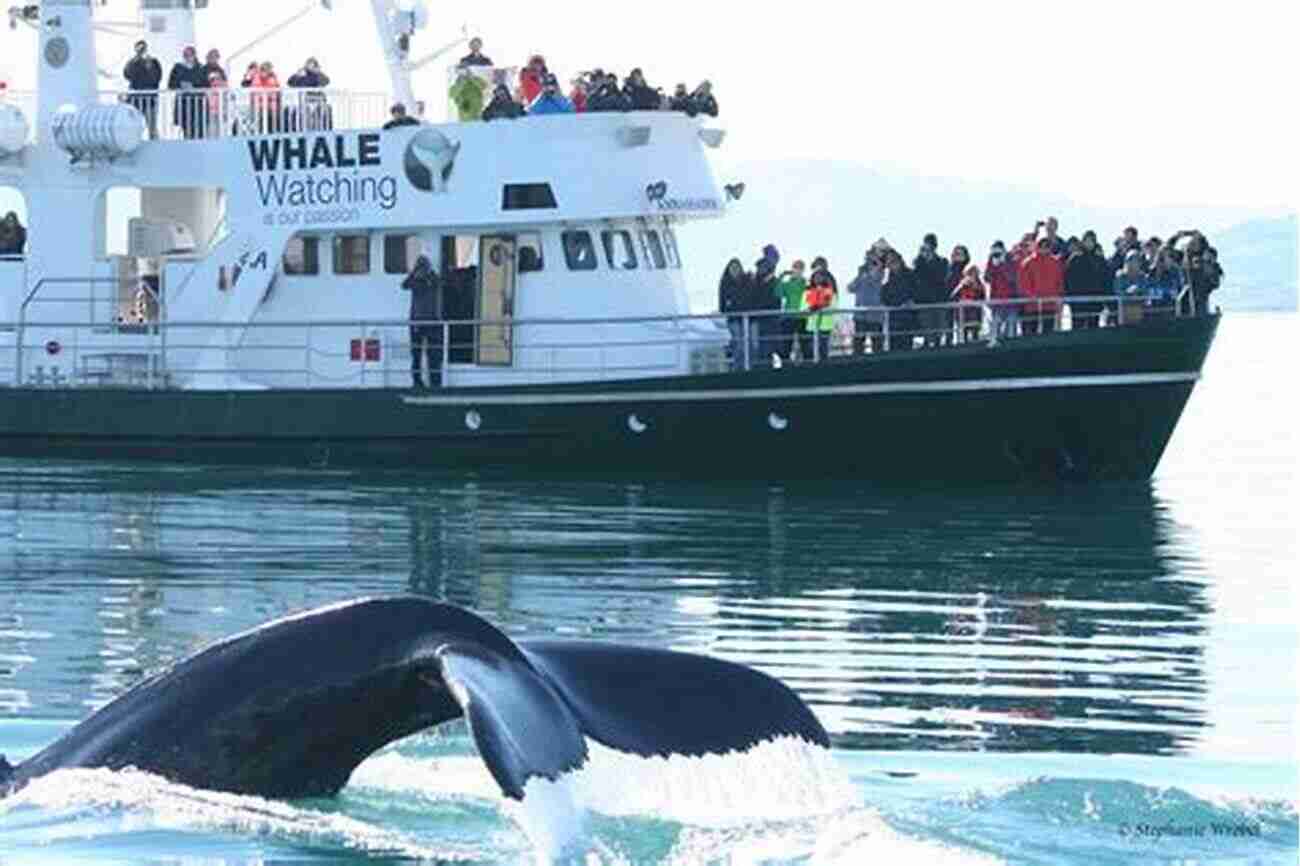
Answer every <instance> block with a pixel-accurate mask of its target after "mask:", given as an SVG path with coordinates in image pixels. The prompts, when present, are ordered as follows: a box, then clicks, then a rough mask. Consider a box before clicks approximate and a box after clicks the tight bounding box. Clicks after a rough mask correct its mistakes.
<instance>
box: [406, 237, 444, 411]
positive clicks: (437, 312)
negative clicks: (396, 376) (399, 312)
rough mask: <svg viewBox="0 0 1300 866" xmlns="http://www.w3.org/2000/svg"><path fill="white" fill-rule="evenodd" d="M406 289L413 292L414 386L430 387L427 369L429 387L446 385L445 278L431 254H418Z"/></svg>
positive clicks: (412, 367)
mask: <svg viewBox="0 0 1300 866" xmlns="http://www.w3.org/2000/svg"><path fill="white" fill-rule="evenodd" d="M402 288H403V289H405V290H406V291H408V292H410V293H411V310H410V322H411V385H412V386H413V387H414V388H415V389H416V390H419V389H421V388H424V387H426V385H425V380H424V377H423V375H422V373H423V368H424V367H426V366H427V368H428V371H429V379H428V385H427V387H429V388H438V387H440V386H441V385H442V343H443V339H442V331H443V327H442V325H441V324H439V320H440V319H442V317H443V316H442V313H443V297H442V295H443V291H442V279H441V278H440V277H439V276H438V272H437V271H436V270H435V269H434V267H433V263H432V262H431V261H429V257H428V256H426V255H423V254H421V255H420V256H418V257H416V259H415V265H414V267H412V268H411V272H410V273H409V274H407V275H406V279H404V280H402Z"/></svg>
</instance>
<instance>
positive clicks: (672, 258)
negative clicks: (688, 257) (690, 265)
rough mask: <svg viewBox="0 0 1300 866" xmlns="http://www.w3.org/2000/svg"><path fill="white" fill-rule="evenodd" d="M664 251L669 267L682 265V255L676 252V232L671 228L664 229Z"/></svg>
mask: <svg viewBox="0 0 1300 866" xmlns="http://www.w3.org/2000/svg"><path fill="white" fill-rule="evenodd" d="M663 237H664V252H665V253H667V254H668V264H669V266H670V267H674V268H680V267H681V266H682V257H681V255H680V254H679V253H678V252H677V233H676V232H674V231H673V230H672V229H664V234H663Z"/></svg>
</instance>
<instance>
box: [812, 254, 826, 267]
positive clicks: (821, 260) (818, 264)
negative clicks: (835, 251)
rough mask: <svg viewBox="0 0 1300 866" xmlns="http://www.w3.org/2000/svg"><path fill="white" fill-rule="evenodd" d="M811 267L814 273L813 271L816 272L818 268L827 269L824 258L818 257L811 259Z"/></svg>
mask: <svg viewBox="0 0 1300 866" xmlns="http://www.w3.org/2000/svg"><path fill="white" fill-rule="evenodd" d="M812 266H813V270H814V271H815V270H818V269H819V268H825V267H827V263H826V257H825V256H818V257H817V258H815V259H813V263H812Z"/></svg>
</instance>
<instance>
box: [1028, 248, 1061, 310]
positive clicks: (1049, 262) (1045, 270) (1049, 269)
mask: <svg viewBox="0 0 1300 866" xmlns="http://www.w3.org/2000/svg"><path fill="white" fill-rule="evenodd" d="M1064 293H1065V266H1064V265H1062V264H1061V260H1060V259H1058V258H1057V257H1056V256H1054V255H1051V254H1050V253H1049V254H1047V255H1043V254H1042V253H1034V254H1033V255H1032V256H1030V257H1029V258H1027V259H1025V262H1024V264H1022V265H1021V266H1020V294H1021V295H1022V296H1023V297H1026V298H1059V297H1061V295H1063V294H1064ZM1023 309H1024V312H1025V313H1026V314H1033V313H1036V312H1038V311H1039V310H1040V309H1041V310H1042V311H1043V312H1044V313H1055V312H1056V311H1058V310H1059V309H1061V305H1060V303H1059V302H1055V301H1049V302H1045V303H1043V304H1042V305H1041V306H1040V305H1039V304H1025V306H1024V308H1023Z"/></svg>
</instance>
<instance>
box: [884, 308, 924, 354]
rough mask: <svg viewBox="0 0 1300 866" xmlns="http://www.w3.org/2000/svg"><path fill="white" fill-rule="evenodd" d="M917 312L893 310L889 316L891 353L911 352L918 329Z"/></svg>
mask: <svg viewBox="0 0 1300 866" xmlns="http://www.w3.org/2000/svg"><path fill="white" fill-rule="evenodd" d="M917 324H918V322H917V318H916V310H893V311H891V312H890V314H889V351H891V352H899V351H904V352H906V351H910V350H911V348H912V337H913V336H915V334H916V328H917Z"/></svg>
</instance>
